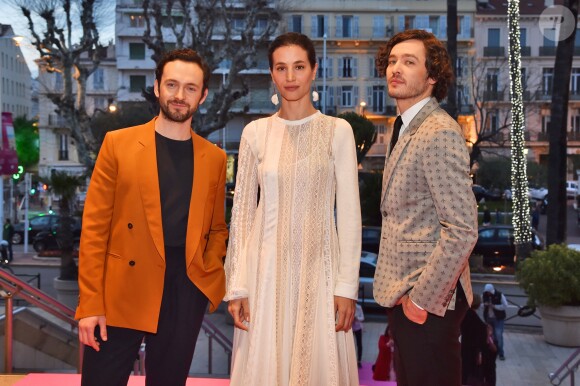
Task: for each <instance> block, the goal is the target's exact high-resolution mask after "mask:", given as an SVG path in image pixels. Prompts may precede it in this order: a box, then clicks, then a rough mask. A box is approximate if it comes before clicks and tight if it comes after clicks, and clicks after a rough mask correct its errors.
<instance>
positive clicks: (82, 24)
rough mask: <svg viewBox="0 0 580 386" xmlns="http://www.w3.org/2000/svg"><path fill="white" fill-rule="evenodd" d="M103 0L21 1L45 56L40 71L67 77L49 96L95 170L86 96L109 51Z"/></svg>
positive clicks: (80, 153) (80, 152) (83, 159)
mask: <svg viewBox="0 0 580 386" xmlns="http://www.w3.org/2000/svg"><path fill="white" fill-rule="evenodd" d="M101 1H103V0H16V4H17V6H18V7H19V8H20V10H21V11H22V14H23V15H24V16H25V17H26V19H27V21H28V28H29V30H30V33H31V35H32V44H33V46H34V47H35V48H36V50H37V51H38V53H39V55H40V58H39V59H38V63H39V67H40V69H41V71H47V72H50V73H54V72H58V73H60V74H61V76H62V79H63V89H62V91H60V90H53V91H52V92H50V93H48V95H47V96H48V98H49V99H50V100H51V101H52V103H53V104H54V105H55V106H56V108H57V110H56V111H57V113H59V114H60V115H61V116H62V117H63V118H64V119H65V120H66V121H67V122H68V124H69V128H70V134H71V136H72V138H74V140H75V143H76V148H77V152H78V156H79V160H80V162H81V163H82V164H84V165H85V166H87V167H88V168H92V166H93V163H94V155H95V152H96V151H97V149H98V147H99V144H98V143H97V142H96V141H95V138H94V136H93V134H92V132H91V129H90V117H89V116H88V115H87V111H86V109H85V96H86V84H87V79H88V77H89V76H90V75H91V74H92V73H93V72H94V71H95V70H96V69H97V67H98V66H99V64H100V61H101V59H102V58H103V57H104V56H105V55H106V49H105V47H103V46H102V45H101V44H100V43H99V31H98V28H97V20H98V18H99V6H100V5H101ZM76 36H79V39H78V40H77V39H75V37H76ZM81 62H82V64H81Z"/></svg>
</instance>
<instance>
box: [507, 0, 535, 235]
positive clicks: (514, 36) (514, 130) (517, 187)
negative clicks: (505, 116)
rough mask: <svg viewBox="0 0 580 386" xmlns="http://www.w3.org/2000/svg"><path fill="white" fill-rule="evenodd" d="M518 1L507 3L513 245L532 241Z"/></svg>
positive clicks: (513, 0) (511, 0) (510, 0)
mask: <svg viewBox="0 0 580 386" xmlns="http://www.w3.org/2000/svg"><path fill="white" fill-rule="evenodd" d="M519 20H520V2H519V0H509V1H508V39H509V45H508V52H509V70H510V102H511V107H512V111H511V118H512V122H511V158H512V168H511V183H512V191H513V194H512V212H513V217H512V223H513V226H514V243H515V244H525V243H530V242H531V240H532V231H531V226H530V204H529V199H528V174H527V170H526V169H527V167H526V154H525V147H526V141H525V137H524V131H525V121H524V103H523V93H524V90H523V86H522V71H521V62H522V61H521V46H520V21H519Z"/></svg>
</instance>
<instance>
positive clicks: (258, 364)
mask: <svg viewBox="0 0 580 386" xmlns="http://www.w3.org/2000/svg"><path fill="white" fill-rule="evenodd" d="M258 192H259V194H260V197H259V203H258V199H257V198H258ZM335 219H336V220H335ZM360 238H361V219H360V203H359V194H358V178H357V162H356V149H355V142H354V136H353V133H352V129H351V127H350V125H349V124H348V123H347V122H346V121H345V120H342V119H337V118H333V117H329V116H325V115H323V114H321V113H320V112H317V113H315V114H313V115H312V116H310V117H307V118H305V119H302V120H299V121H287V120H283V119H281V118H279V117H278V116H277V115H274V116H273V117H269V118H263V119H259V120H257V121H254V122H251V123H250V124H248V125H247V126H246V127H245V128H244V132H243V134H242V138H241V142H240V152H239V159H238V174H237V181H236V190H235V195H234V208H233V212H232V222H231V226H230V239H229V245H228V253H227V258H226V263H225V268H226V278H227V290H226V300H231V299H236V298H243V297H248V300H249V303H250V319H251V322H250V324H249V332H245V331H242V330H239V329H236V330H235V333H234V348H233V358H232V375H231V383H230V384H231V385H232V386H237V385H240V386H299V385H305V386H306V385H308V386H351V385H358V384H359V383H358V371H357V370H358V369H357V366H356V355H355V350H354V341H353V336H352V330H351V331H349V332H348V333H344V332H339V333H337V332H335V313H334V296H335V295H337V296H343V297H347V298H351V299H356V298H357V295H358V271H359V264H360V250H361V240H360Z"/></svg>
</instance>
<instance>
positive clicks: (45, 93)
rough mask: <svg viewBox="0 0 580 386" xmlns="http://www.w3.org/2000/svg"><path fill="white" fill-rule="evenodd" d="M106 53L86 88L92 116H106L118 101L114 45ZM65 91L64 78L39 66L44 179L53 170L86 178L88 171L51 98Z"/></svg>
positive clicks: (41, 171) (85, 61)
mask: <svg viewBox="0 0 580 386" xmlns="http://www.w3.org/2000/svg"><path fill="white" fill-rule="evenodd" d="M105 49H106V56H105V57H104V58H103V59H102V60H101V63H100V65H99V68H97V70H96V71H95V72H93V73H92V74H91V76H89V78H88V80H87V84H86V102H85V108H86V110H87V113H88V114H89V116H92V115H94V114H99V112H104V111H105V110H106V109H107V107H108V106H109V105H110V104H111V103H114V102H115V100H116V98H117V92H118V86H117V68H116V60H115V46H114V45H112V44H111V45H109V46H108V47H106V48H105ZM90 64H91V63H90V62H89V60H88V58H85V59H82V60H81V65H86V66H89V65H90ZM63 87H64V84H63V78H62V75H61V74H60V73H59V72H47V71H46V70H45V69H44V68H43V67H42V66H39V74H38V99H39V112H38V128H39V130H38V133H39V140H40V144H41V146H40V159H39V162H38V174H39V175H40V176H42V177H49V176H50V173H51V172H52V171H53V170H55V171H63V172H67V173H70V174H82V173H84V171H85V167H84V165H83V164H82V163H81V162H80V161H79V158H78V154H77V148H76V146H75V141H74V139H73V138H72V136H71V131H70V125H69V123H68V122H67V121H66V120H65V119H64V118H63V117H62V116H61V115H60V114H59V113H58V110H57V107H56V106H55V105H54V104H53V103H52V101H51V100H50V98H49V95H50V94H51V93H55V92H59V91H60V92H62V90H63ZM73 87H76V86H75V85H73ZM75 89H76V88H75Z"/></svg>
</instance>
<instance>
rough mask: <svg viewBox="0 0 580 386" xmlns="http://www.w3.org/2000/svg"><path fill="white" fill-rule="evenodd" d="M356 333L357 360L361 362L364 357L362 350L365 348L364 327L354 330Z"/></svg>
mask: <svg viewBox="0 0 580 386" xmlns="http://www.w3.org/2000/svg"><path fill="white" fill-rule="evenodd" d="M352 332H353V334H354V337H355V339H356V360H357V362H359V363H360V362H361V359H362V350H363V346H362V329H361V330H358V331H354V330H353V331H352Z"/></svg>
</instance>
